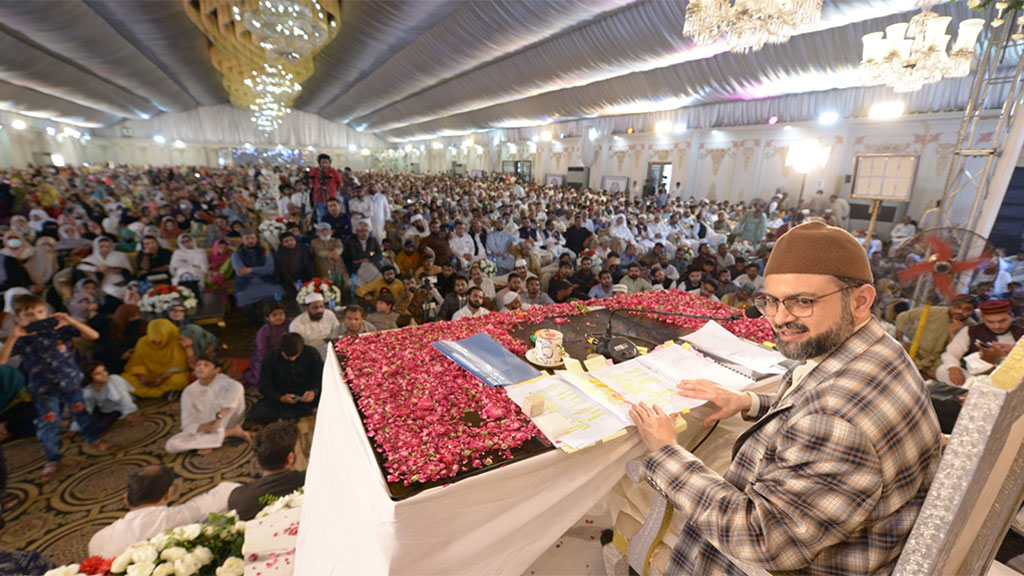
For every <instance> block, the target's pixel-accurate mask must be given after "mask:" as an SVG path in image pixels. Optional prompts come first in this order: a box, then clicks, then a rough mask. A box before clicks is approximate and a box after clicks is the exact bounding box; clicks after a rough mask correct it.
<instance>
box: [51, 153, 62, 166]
mask: <svg viewBox="0 0 1024 576" xmlns="http://www.w3.org/2000/svg"><path fill="white" fill-rule="evenodd" d="M50 163H52V164H53V165H54V166H56V167H58V168H60V167H62V166H64V156H62V155H61V154H50Z"/></svg>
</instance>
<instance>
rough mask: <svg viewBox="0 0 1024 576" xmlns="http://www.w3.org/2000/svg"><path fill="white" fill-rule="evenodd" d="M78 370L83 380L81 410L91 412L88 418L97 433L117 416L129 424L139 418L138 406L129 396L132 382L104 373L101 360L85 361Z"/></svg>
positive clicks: (116, 418) (101, 431) (110, 423)
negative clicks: (83, 376)
mask: <svg viewBox="0 0 1024 576" xmlns="http://www.w3.org/2000/svg"><path fill="white" fill-rule="evenodd" d="M82 372H83V373H84V374H85V381H86V383H85V386H84V387H83V389H82V396H83V397H84V398H85V409H86V410H88V411H89V413H90V414H92V421H93V422H94V423H95V424H96V431H97V432H98V433H99V434H103V433H104V432H106V431H107V430H108V429H109V428H110V427H111V426H113V425H114V422H117V421H118V420H120V419H121V418H124V419H125V420H127V421H128V422H129V423H131V424H137V423H138V422H141V421H142V418H141V417H140V416H139V407H138V406H136V405H135V399H133V398H132V385H131V384H129V383H128V381H127V380H125V379H124V378H122V377H120V376H118V375H117V374H111V373H109V372H107V367H106V366H105V365H104V364H103V363H102V362H88V363H86V364H85V365H84V366H82ZM73 428H74V427H73Z"/></svg>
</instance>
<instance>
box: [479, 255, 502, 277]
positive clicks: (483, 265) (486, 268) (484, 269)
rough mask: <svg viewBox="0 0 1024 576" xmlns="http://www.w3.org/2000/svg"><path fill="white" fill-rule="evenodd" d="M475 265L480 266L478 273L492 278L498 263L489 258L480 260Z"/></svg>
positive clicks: (496, 271)
mask: <svg viewBox="0 0 1024 576" xmlns="http://www.w3.org/2000/svg"><path fill="white" fill-rule="evenodd" d="M477 265H478V266H480V273H481V274H483V275H484V277H486V278H494V276H495V275H497V273H498V265H497V264H495V263H494V262H492V261H490V260H487V259H484V260H481V261H480V262H478V263H477Z"/></svg>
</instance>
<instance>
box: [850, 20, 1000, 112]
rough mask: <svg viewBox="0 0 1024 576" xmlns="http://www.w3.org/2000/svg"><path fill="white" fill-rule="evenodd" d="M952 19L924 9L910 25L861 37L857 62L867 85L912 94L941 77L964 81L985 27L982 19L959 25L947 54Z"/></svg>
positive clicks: (901, 24)
mask: <svg viewBox="0 0 1024 576" xmlns="http://www.w3.org/2000/svg"><path fill="white" fill-rule="evenodd" d="M950 20H952V18H951V17H949V16H939V15H938V14H936V13H935V12H932V11H931V10H930V9H929V8H928V7H927V6H926V7H924V8H923V9H922V11H921V13H920V14H917V15H916V16H914V17H913V18H912V19H911V20H910V22H900V23H897V24H893V25H891V26H888V27H886V29H885V32H873V33H871V34H866V35H865V36H864V37H863V42H864V54H863V57H862V59H861V63H860V70H861V74H862V75H863V77H864V82H865V83H866V84H885V85H887V86H891V87H892V88H893V90H895V91H896V92H915V91H917V90H920V89H921V88H923V87H924V86H925V85H926V84H932V83H935V82H938V81H939V80H942V79H943V78H963V77H964V76H967V75H968V74H970V73H971V63H972V62H973V61H974V46H975V44H976V43H977V41H978V36H979V35H980V34H981V30H982V28H983V27H984V25H985V20H983V19H981V18H971V19H969V20H964V21H962V22H960V26H959V29H958V33H957V39H956V43H955V44H953V48H952V50H950V51H947V49H948V46H949V41H950V39H951V36H950V35H949V34H946V28H948V27H949V22H950Z"/></svg>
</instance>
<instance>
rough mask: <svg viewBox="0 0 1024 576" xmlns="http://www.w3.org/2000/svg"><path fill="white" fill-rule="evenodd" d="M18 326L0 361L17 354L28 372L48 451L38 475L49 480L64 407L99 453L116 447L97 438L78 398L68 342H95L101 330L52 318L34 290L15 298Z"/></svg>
mask: <svg viewBox="0 0 1024 576" xmlns="http://www.w3.org/2000/svg"><path fill="white" fill-rule="evenodd" d="M13 305H14V312H15V314H16V315H17V317H18V325H17V326H16V327H15V328H14V331H13V332H12V333H11V337H10V338H9V339H8V340H7V344H6V345H5V346H4V349H3V351H2V352H0V365H6V364H7V362H8V361H9V360H10V359H11V355H12V354H14V355H17V356H21V358H22V365H23V366H24V367H25V371H26V372H27V373H28V391H29V394H31V395H32V402H33V403H34V404H35V407H36V415H37V416H36V417H37V420H36V436H37V437H38V438H39V441H40V442H42V444H43V449H44V450H45V451H46V464H45V465H43V469H42V472H41V473H40V475H39V479H40V481H42V482H48V481H50V480H52V479H53V477H54V475H55V474H56V473H57V463H58V462H59V461H60V420H61V414H62V412H63V410H64V408H67V409H68V411H69V412H71V417H72V418H73V419H74V421H75V422H77V423H78V426H79V427H80V428H81V430H82V434H83V436H85V441H86V442H88V443H90V444H95V446H96V448H97V449H99V450H100V451H102V452H112V451H113V450H114V447H113V446H111V445H110V444H107V443H106V442H103V441H102V440H100V439H99V436H100V435H99V432H97V431H96V426H95V425H94V424H93V422H92V418H91V417H90V416H89V412H88V411H87V410H86V409H85V399H84V398H83V396H82V381H83V377H82V371H81V370H79V368H78V364H76V363H75V358H74V353H73V351H72V349H71V341H72V339H74V338H77V337H79V336H81V337H82V338H85V339H86V340H95V339H96V338H98V337H99V334H98V333H97V332H96V331H95V330H93V329H92V328H90V327H89V326H88V325H86V324H84V323H82V322H80V321H78V320H75V319H74V318H72V317H70V316H68V315H67V314H64V313H57V314H54V315H53V316H52V317H51V316H50V313H49V311H48V310H47V309H46V302H44V301H43V299H42V298H41V297H39V296H37V295H35V294H21V295H19V296H16V297H15V298H14V302H13Z"/></svg>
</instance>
